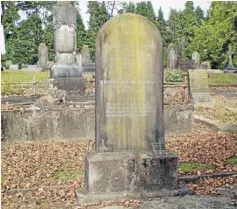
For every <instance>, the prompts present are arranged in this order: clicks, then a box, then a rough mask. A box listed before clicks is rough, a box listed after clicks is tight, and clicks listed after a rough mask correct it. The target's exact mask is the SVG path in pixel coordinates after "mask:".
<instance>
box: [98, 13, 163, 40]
mask: <svg viewBox="0 0 237 209" xmlns="http://www.w3.org/2000/svg"><path fill="white" fill-rule="evenodd" d="M128 19H130V20H138V21H139V25H144V23H146V24H148V25H149V26H150V29H152V30H153V32H156V33H157V38H158V39H162V38H161V34H160V31H159V30H158V28H157V27H156V26H155V25H154V24H153V23H152V22H151V21H150V20H148V19H147V18H146V17H144V16H142V15H139V14H133V13H124V14H120V15H117V16H115V17H113V18H112V19H110V20H108V21H107V22H106V23H105V24H104V25H103V26H102V27H101V28H100V30H99V32H98V34H97V38H96V40H98V37H99V36H100V35H101V33H103V31H104V30H105V29H106V28H108V27H109V25H111V24H113V25H115V27H116V23H118V24H120V26H121V23H122V22H123V21H125V22H126V21H128ZM131 23H132V21H131ZM136 26H137V25H131V26H130V27H131V28H135V27H136ZM121 29H122V28H121ZM147 32H148V31H147ZM161 44H162V43H161Z"/></svg>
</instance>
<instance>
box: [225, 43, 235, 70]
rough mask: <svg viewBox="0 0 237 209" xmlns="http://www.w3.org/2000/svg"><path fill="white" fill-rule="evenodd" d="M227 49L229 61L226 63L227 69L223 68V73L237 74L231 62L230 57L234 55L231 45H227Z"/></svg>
mask: <svg viewBox="0 0 237 209" xmlns="http://www.w3.org/2000/svg"><path fill="white" fill-rule="evenodd" d="M228 48H229V49H228V52H227V54H228V57H229V61H228V65H227V67H226V68H225V71H224V72H225V73H237V68H236V67H234V65H233V62H232V55H233V54H234V52H233V50H232V47H231V45H229V47H228Z"/></svg>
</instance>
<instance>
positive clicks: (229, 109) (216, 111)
mask: <svg viewBox="0 0 237 209" xmlns="http://www.w3.org/2000/svg"><path fill="white" fill-rule="evenodd" d="M211 100H212V101H211V103H210V104H204V105H201V106H197V108H195V114H198V115H200V116H204V117H206V118H209V119H212V120H216V121H218V122H219V123H230V124H233V123H234V124H235V123H237V98H229V97H225V96H222V95H216V96H212V98H211Z"/></svg>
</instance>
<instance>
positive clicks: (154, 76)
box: [78, 13, 178, 203]
mask: <svg viewBox="0 0 237 209" xmlns="http://www.w3.org/2000/svg"><path fill="white" fill-rule="evenodd" d="M162 59H163V58H162V38H161V35H160V32H159V31H158V29H157V28H156V27H155V25H153V24H152V23H151V22H150V21H149V20H147V19H146V18H145V17H143V16H140V15H136V14H129V13H127V14H122V15H119V16H116V17H114V18H113V19H111V20H109V21H108V22H106V23H105V24H104V25H103V26H102V28H101V29H100V31H99V33H98V35H97V39H96V152H95V153H90V154H89V155H87V157H86V160H85V169H86V174H85V175H86V176H85V189H86V194H87V196H85V197H84V201H85V202H86V201H89V200H90V199H96V198H98V199H99V198H101V197H103V199H109V198H111V197H114V196H113V195H114V194H116V198H119V197H121V198H126V197H125V194H126V193H127V192H128V193H129V194H131V196H134V197H142V196H143V195H144V196H149V195H151V194H152V195H153V196H159V195H165V191H167V190H165V191H164V190H163V189H172V188H175V187H176V186H177V160H178V159H177V157H176V156H175V155H173V154H171V153H169V152H168V151H166V150H165V143H164V115H163V114H164V113H163V63H162ZM146 191H150V193H146ZM78 198H79V201H81V203H82V202H83V200H82V199H81V198H80V193H79V192H78Z"/></svg>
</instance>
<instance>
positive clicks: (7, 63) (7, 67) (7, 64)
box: [6, 60, 12, 69]
mask: <svg viewBox="0 0 237 209" xmlns="http://www.w3.org/2000/svg"><path fill="white" fill-rule="evenodd" d="M10 65H12V61H11V60H7V61H6V69H9V68H10Z"/></svg>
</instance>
